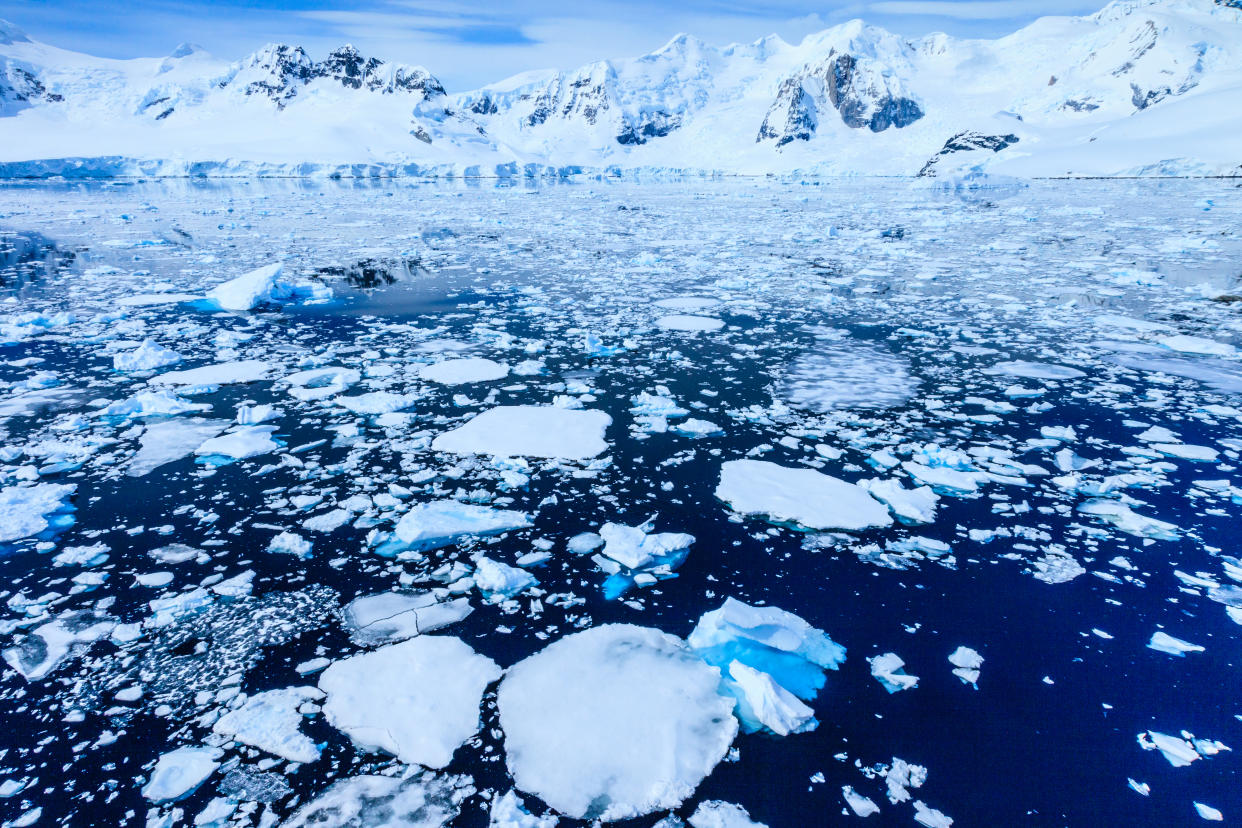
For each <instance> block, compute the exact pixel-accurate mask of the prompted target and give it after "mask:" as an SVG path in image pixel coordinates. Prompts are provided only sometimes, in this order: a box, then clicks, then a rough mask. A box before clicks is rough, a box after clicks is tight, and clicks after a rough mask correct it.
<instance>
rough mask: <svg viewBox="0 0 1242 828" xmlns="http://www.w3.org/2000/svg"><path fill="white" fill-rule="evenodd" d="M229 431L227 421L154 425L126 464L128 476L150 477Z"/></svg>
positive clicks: (192, 419) (188, 420)
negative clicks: (155, 471) (149, 475)
mask: <svg viewBox="0 0 1242 828" xmlns="http://www.w3.org/2000/svg"><path fill="white" fill-rule="evenodd" d="M228 427H229V421H228V420H205V419H202V418H201V417H189V418H186V419H174V420H164V421H162V422H157V423H151V424H149V425H148V426H147V427H146V428H145V429H144V430H143V432H142V435H141V436H140V437H139V438H138V451H136V452H134V456H133V457H131V458H130V459H129V463H127V464H126V466H125V473H126V474H127V475H129V476H130V477H142V476H143V475H145V474H149V473H150V472H152V471H154V470H155V469H157V468H159V467H160V466H163V465H165V464H166V463H172V462H174V461H176V460H180V459H181V458H182V457H185V456H186V455H188V454H190V453H192V452H193V451H194V450H195V449H196V448H198V447H199V446H201V445H202V444H203V443H205V442H207V441H208V440H210V439H212V438H213V437H216V436H218V435H219V434H220V433H221V432H223V431H224V430H225V429H226V428H228Z"/></svg>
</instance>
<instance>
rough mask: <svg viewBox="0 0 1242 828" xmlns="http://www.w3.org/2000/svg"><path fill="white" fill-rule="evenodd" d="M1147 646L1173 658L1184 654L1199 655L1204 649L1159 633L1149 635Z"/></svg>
mask: <svg viewBox="0 0 1242 828" xmlns="http://www.w3.org/2000/svg"><path fill="white" fill-rule="evenodd" d="M1147 646H1148V647H1150V648H1151V649H1153V650H1158V651H1160V652H1162V653H1168V654H1169V655H1175V656H1185V655H1186V653H1201V652H1203V651H1204V650H1205V649H1206V648H1205V647H1202V646H1200V645H1198V644H1191V643H1190V642H1189V641H1182V640H1181V639H1180V638H1174V637H1173V636H1171V635H1169V634H1168V633H1164V632H1159V631H1157V632H1154V633H1152V634H1151V641H1149V642H1147Z"/></svg>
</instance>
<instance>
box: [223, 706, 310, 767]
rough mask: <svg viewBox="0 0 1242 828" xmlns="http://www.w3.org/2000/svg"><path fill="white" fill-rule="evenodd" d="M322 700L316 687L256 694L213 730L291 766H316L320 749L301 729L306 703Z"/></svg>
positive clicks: (225, 717)
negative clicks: (296, 763) (292, 764)
mask: <svg viewBox="0 0 1242 828" xmlns="http://www.w3.org/2000/svg"><path fill="white" fill-rule="evenodd" d="M322 698H323V693H322V692H321V691H319V690H316V689H315V688H314V687H286V688H282V689H279V690H268V691H265V692H263V693H256V694H255V695H253V696H250V697H249V698H247V699H246V701H245V702H244V703H243V704H242V705H241V707H238V708H236V709H234V710H230V711H228V712H227V713H225V714H224V715H223V716H221V717H220V718H219V719H217V720H216V723H215V724H213V725H212V726H211V729H212V731H213V732H215V733H218V734H220V735H221V736H227V737H229V738H230V739H233V740H235V741H238V742H241V743H242V744H244V745H250V746H251V747H253V748H258V749H259V750H262V751H264V752H266V753H271V754H273V755H275V756H279V757H280V758H281V759H287V760H288V761H290V762H314V761H315V760H316V759H318V758H319V748H318V746H316V744H315V743H314V742H313V741H311V739H310V737H308V736H306V735H305V734H303V733H302V732H301V731H300V730H299V729H298V728H299V726H300V725H301V723H302V714H301V713H300V712H299V711H298V708H299V707H301V706H302V705H303V704H305V703H306V702H315V701H319V700H320V699H322Z"/></svg>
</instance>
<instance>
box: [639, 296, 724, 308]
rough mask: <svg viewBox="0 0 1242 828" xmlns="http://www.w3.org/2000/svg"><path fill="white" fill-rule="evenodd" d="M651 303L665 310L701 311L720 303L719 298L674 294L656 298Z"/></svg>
mask: <svg viewBox="0 0 1242 828" xmlns="http://www.w3.org/2000/svg"><path fill="white" fill-rule="evenodd" d="M653 304H654V305H655V306H656V307H657V308H664V309H665V310H679V311H702V310H707V309H708V308H714V307H716V306H717V305H719V304H720V300H718V299H711V298H709V297H706V296H674V297H671V298H669V299H657V300H656V301H655V302H654V303H653Z"/></svg>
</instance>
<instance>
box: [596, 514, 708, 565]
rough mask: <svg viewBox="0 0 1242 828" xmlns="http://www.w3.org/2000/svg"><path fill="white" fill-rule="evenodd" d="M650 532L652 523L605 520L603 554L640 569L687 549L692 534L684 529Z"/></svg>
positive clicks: (601, 528)
mask: <svg viewBox="0 0 1242 828" xmlns="http://www.w3.org/2000/svg"><path fill="white" fill-rule="evenodd" d="M650 532H651V523H650V522H648V523H644V524H642V525H640V526H624V525H622V524H620V523H605V524H604V525H603V526H601V527H600V530H599V536H600V537H601V538H603V541H604V551H603V553H604V554H605V555H607V556H608V557H610V558H612V559H613V560H614V561H616V562H617V563H619V564H621V565H622V566H624V567H627V568H629V569H642V568H644V567H649V566H651V565H652V564H653V563H656V562H657V561H658V560H659V559H662V558H668V557H669V556H670V555H673V554H675V553H678V552H682V551H684V550H686V549H689V548H690V545H691V544H692V543H694V535H687V534H685V533H684V532H656V533H654V534H649V533H650Z"/></svg>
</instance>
